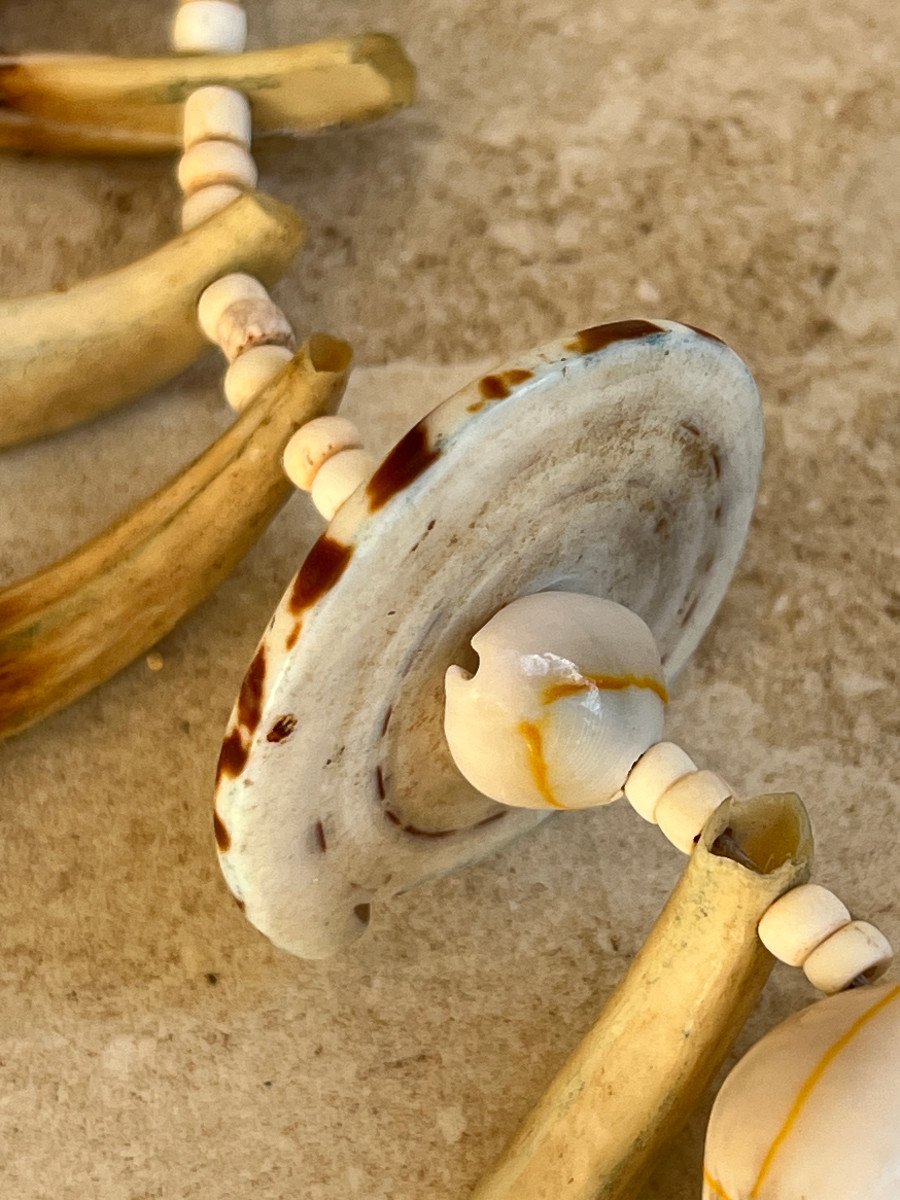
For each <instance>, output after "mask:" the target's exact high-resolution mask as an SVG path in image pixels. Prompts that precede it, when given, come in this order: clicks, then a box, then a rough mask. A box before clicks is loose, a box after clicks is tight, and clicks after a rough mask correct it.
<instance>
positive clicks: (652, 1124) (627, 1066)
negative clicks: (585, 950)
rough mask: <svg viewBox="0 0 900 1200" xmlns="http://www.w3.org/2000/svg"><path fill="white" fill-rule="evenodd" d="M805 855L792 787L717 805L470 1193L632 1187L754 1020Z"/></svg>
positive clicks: (588, 1196) (515, 1195)
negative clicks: (565, 1051)
mask: <svg viewBox="0 0 900 1200" xmlns="http://www.w3.org/2000/svg"><path fill="white" fill-rule="evenodd" d="M812 853H813V841H812V832H811V830H810V826H809V818H808V816H807V813H806V809H805V808H804V806H803V804H802V802H801V800H800V798H799V797H798V796H794V795H792V794H790V793H787V794H782V795H774V796H756V797H754V798H753V799H751V800H745V801H742V802H741V803H739V804H736V803H734V802H732V801H731V800H726V801H725V803H724V804H722V805H721V806H720V807H719V808H718V809H716V811H715V813H713V815H712V816H711V817H710V818H709V820H708V821H707V823H706V825H705V827H704V829H703V832H702V834H701V836H700V841H699V844H698V845H697V848H696V849H695V851H694V853H693V854H692V855H691V858H690V860H689V861H688V865H687V867H686V868H685V871H684V874H683V875H682V877H681V880H680V882H679V883H678V885H677V887H676V888H675V890H674V892H673V893H672V895H671V897H670V898H669V902H668V904H667V905H666V907H665V908H664V909H663V911H662V913H661V914H660V916H659V918H658V919H657V922H656V924H655V925H654V927H653V929H652V930H651V932H650V936H649V937H648V938H647V941H646V943H645V944H644V947H643V949H642V950H641V951H640V953H639V954H638V956H637V958H635V960H634V962H633V963H632V965H631V968H630V970H629V971H628V973H627V975H626V976H625V978H624V979H623V980H622V982H621V983H620V984H619V986H618V988H617V989H616V991H615V992H614V993H613V995H612V996H611V998H610V999H609V1001H608V1002H607V1005H606V1008H605V1009H604V1011H603V1012H602V1014H601V1015H600V1018H599V1020H598V1021H597V1023H596V1025H595V1026H594V1028H593V1029H592V1030H590V1031H589V1033H588V1034H587V1035H586V1036H585V1038H584V1040H583V1041H582V1043H581V1045H580V1046H578V1047H577V1049H576V1050H574V1051H573V1053H572V1055H571V1057H570V1058H569V1060H568V1062H566V1063H565V1064H564V1065H563V1067H562V1068H561V1069H560V1071H559V1074H558V1075H557V1076H556V1078H555V1079H554V1080H553V1082H552V1083H551V1084H550V1087H549V1088H548V1090H547V1092H546V1094H545V1095H544V1097H543V1098H542V1099H541V1100H540V1101H539V1102H538V1104H537V1106H536V1107H535V1108H534V1109H533V1110H532V1112H531V1114H530V1115H529V1116H528V1117H527V1118H526V1119H525V1121H524V1123H523V1124H522V1125H521V1126H520V1128H519V1130H518V1132H517V1133H516V1134H515V1135H514V1136H513V1138H512V1140H511V1141H510V1142H509V1144H508V1145H507V1147H506V1149H505V1150H504V1151H503V1153H502V1155H501V1157H500V1160H499V1161H498V1162H497V1163H496V1165H495V1166H494V1167H493V1168H491V1169H490V1170H489V1171H488V1172H487V1174H486V1175H485V1176H484V1177H483V1178H482V1180H481V1182H480V1183H479V1184H478V1186H477V1187H476V1189H475V1191H474V1192H473V1194H472V1200H545V1198H546V1197H550V1196H554V1197H556V1196H559V1197H562V1196H565V1197H566V1200H632V1197H634V1196H636V1195H637V1194H638V1191H639V1190H640V1187H641V1184H642V1182H643V1177H644V1174H645V1172H646V1171H647V1170H648V1169H649V1167H650V1165H651V1164H652V1162H653V1160H654V1158H655V1156H656V1155H657V1154H658V1153H659V1151H660V1150H661V1148H662V1147H663V1146H664V1145H665V1144H666V1142H667V1141H668V1140H669V1139H670V1138H672V1137H673V1136H674V1135H675V1134H676V1133H677V1132H678V1131H679V1129H680V1128H681V1127H682V1125H683V1124H684V1122H685V1121H686V1120H687V1118H688V1116H689V1115H690V1113H691V1111H692V1109H693V1108H694V1107H695V1106H696V1104H697V1103H698V1101H699V1100H700V1097H701V1096H702V1095H703V1093H704V1091H705V1090H706V1088H707V1087H708V1086H709V1084H710V1082H711V1081H712V1079H713V1077H714V1076H715V1074H716V1071H717V1070H718V1069H719V1067H720V1066H721V1065H722V1063H723V1062H724V1060H725V1058H726V1056H727V1054H728V1051H729V1050H730V1048H731V1045H732V1043H733V1042H734V1040H735V1038H736V1037H737V1035H738V1033H739V1032H740V1029H741V1027H742V1026H743V1024H744V1022H745V1021H746V1019H747V1017H748V1016H749V1015H750V1011H751V1009H752V1008H753V1005H754V1004H755V1002H756V1000H757V997H758V996H759V994H760V992H761V991H762V989H763V986H764V984H765V982H766V979H767V978H768V975H769V972H770V971H771V969H772V966H773V964H774V961H775V960H774V959H773V958H772V956H771V954H769V952H768V950H766V949H765V947H764V946H763V944H762V942H761V941H760V940H759V937H758V936H757V932H756V927H757V924H758V923H759V919H760V917H761V916H762V915H763V913H764V912H765V911H766V909H767V908H768V907H769V906H770V905H771V904H772V903H773V902H774V901H775V900H777V899H778V897H779V896H781V895H783V893H784V892H786V891H789V890H790V889H791V888H792V887H795V886H796V885H797V884H798V883H804V882H805V881H806V880H807V879H808V878H809V872H810V864H811V862H812ZM745 863H746V865H744V864H745Z"/></svg>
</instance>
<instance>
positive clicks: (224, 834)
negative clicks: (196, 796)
mask: <svg viewBox="0 0 900 1200" xmlns="http://www.w3.org/2000/svg"><path fill="white" fill-rule="evenodd" d="M213 833H214V834H215V835H216V845H217V846H218V847H219V852H220V853H221V854H227V853H228V851H229V850H230V849H231V834H230V833H229V832H228V828H227V826H226V825H225V822H224V821H223V820H222V818H221V817H220V816H219V814H218V813H217V812H214V813H213Z"/></svg>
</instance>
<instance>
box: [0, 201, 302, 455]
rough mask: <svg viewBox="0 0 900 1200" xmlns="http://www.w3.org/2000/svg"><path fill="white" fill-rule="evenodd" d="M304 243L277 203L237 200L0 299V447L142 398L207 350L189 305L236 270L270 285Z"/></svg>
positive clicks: (293, 218) (292, 217)
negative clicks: (127, 260)
mask: <svg viewBox="0 0 900 1200" xmlns="http://www.w3.org/2000/svg"><path fill="white" fill-rule="evenodd" d="M304 237H305V225H304V223H303V220H302V219H301V218H300V217H299V216H298V215H297V214H296V213H295V212H294V210H293V209H291V208H289V207H288V206H287V205H285V204H281V203H280V202H279V201H277V200H273V199H272V198H271V197H270V196H264V195H261V194H259V193H254V194H250V195H246V196H241V197H239V198H238V199H237V200H235V201H234V203H233V204H230V205H228V207H227V208H224V209H223V210H222V211H221V212H219V213H216V214H215V215H214V216H212V217H210V218H209V219H208V220H207V221H204V222H202V223H201V224H200V225H198V226H197V227H196V228H195V229H192V230H191V231H190V232H189V233H185V234H182V235H181V236H179V237H176V238H173V239H172V241H170V242H167V243H166V244H165V245H164V246H162V247H161V248H160V249H159V250H155V251H153V253H152V254H148V255H147V256H146V257H145V258H142V259H139V260H138V261H137V262H135V263H131V264H130V265H129V266H127V267H121V268H120V269H119V270H117V271H111V272H110V273H109V274H107V275H100V276H98V277H97V278H95V279H89V280H86V281H85V282H83V283H78V284H75V285H74V286H73V287H71V288H69V290H68V291H66V292H48V293H45V294H43V295H40V296H28V297H24V298H23V299H21V300H8V301H5V302H3V303H0V446H10V445H13V444H15V443H16V442H22V441H27V440H29V439H30V438H36V437H40V436H42V435H43V434H47V433H54V432H56V431H57V430H59V429H65V428H67V427H68V426H69V425H75V424H77V423H78V422H79V421H85V420H87V419H88V418H90V417H94V416H97V415H99V414H100V413H103V412H106V411H108V410H109V409H111V408H115V407H116V406H117V405H119V404H122V403H123V402H124V401H126V400H128V399H130V398H131V397H132V396H136V395H140V394H142V393H143V392H147V391H149V390H150V389H151V388H154V387H156V386H157V385H158V384H160V383H164V382H165V381H166V380H167V379H170V378H171V377H172V376H173V375H176V374H177V373H178V372H179V371H181V370H183V369H184V367H186V366H187V365H188V364H189V363H190V362H192V361H193V359H195V358H196V357H197V355H198V354H200V353H201V352H202V351H203V350H204V349H205V348H206V345H207V343H206V339H205V338H204V336H203V334H202V332H201V331H200V328H199V326H198V324H197V313H196V309H197V300H198V298H199V296H200V293H201V292H202V291H203V289H204V288H205V287H206V286H207V285H208V284H210V283H212V281H213V280H215V279H218V278H219V277H220V276H222V275H228V274H230V273H231V272H234V271H244V272H247V273H248V274H251V275H255V276H257V277H258V278H260V279H261V280H263V281H264V282H266V283H274V282H275V280H276V279H278V278H280V276H281V275H282V274H283V273H284V271H285V270H286V269H287V266H288V264H289V263H290V261H291V259H292V258H293V257H294V255H295V254H296V253H297V251H298V250H299V249H300V247H301V245H302V244H303V240H304Z"/></svg>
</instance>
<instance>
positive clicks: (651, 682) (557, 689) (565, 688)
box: [544, 675, 669, 704]
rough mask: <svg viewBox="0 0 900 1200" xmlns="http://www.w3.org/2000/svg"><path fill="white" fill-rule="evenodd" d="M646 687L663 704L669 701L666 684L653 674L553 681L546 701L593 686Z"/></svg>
mask: <svg viewBox="0 0 900 1200" xmlns="http://www.w3.org/2000/svg"><path fill="white" fill-rule="evenodd" d="M631 687H636V688H646V689H647V690H648V691H651V692H655V693H656V695H657V696H659V698H660V700H662V702H663V704H668V703H669V693H668V690H667V688H666V685H665V684H664V683H662V682H661V681H660V680H659V679H655V678H654V677H653V676H652V675H582V676H581V678H580V679H575V680H571V681H568V680H566V681H564V682H562V683H551V684H548V686H547V687H545V688H544V703H545V704H552V703H553V702H554V700H562V699H563V698H564V697H566V696H576V695H578V693H579V692H586V691H588V690H590V689H591V688H599V690H600V691H601V692H624V691H625V689H626V688H631Z"/></svg>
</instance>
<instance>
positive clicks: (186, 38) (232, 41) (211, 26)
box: [171, 0, 247, 54]
mask: <svg viewBox="0 0 900 1200" xmlns="http://www.w3.org/2000/svg"><path fill="white" fill-rule="evenodd" d="M171 42H172V49H173V50H174V51H175V52H176V54H240V53H241V52H242V51H243V49H244V47H245V46H246V44H247V14H246V13H245V12H244V10H243V8H242V7H241V5H240V4H234V3H231V2H230V0H187V3H182V5H181V7H180V8H179V9H178V12H177V13H176V15H175V21H174V23H173V25H172V37H171Z"/></svg>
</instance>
